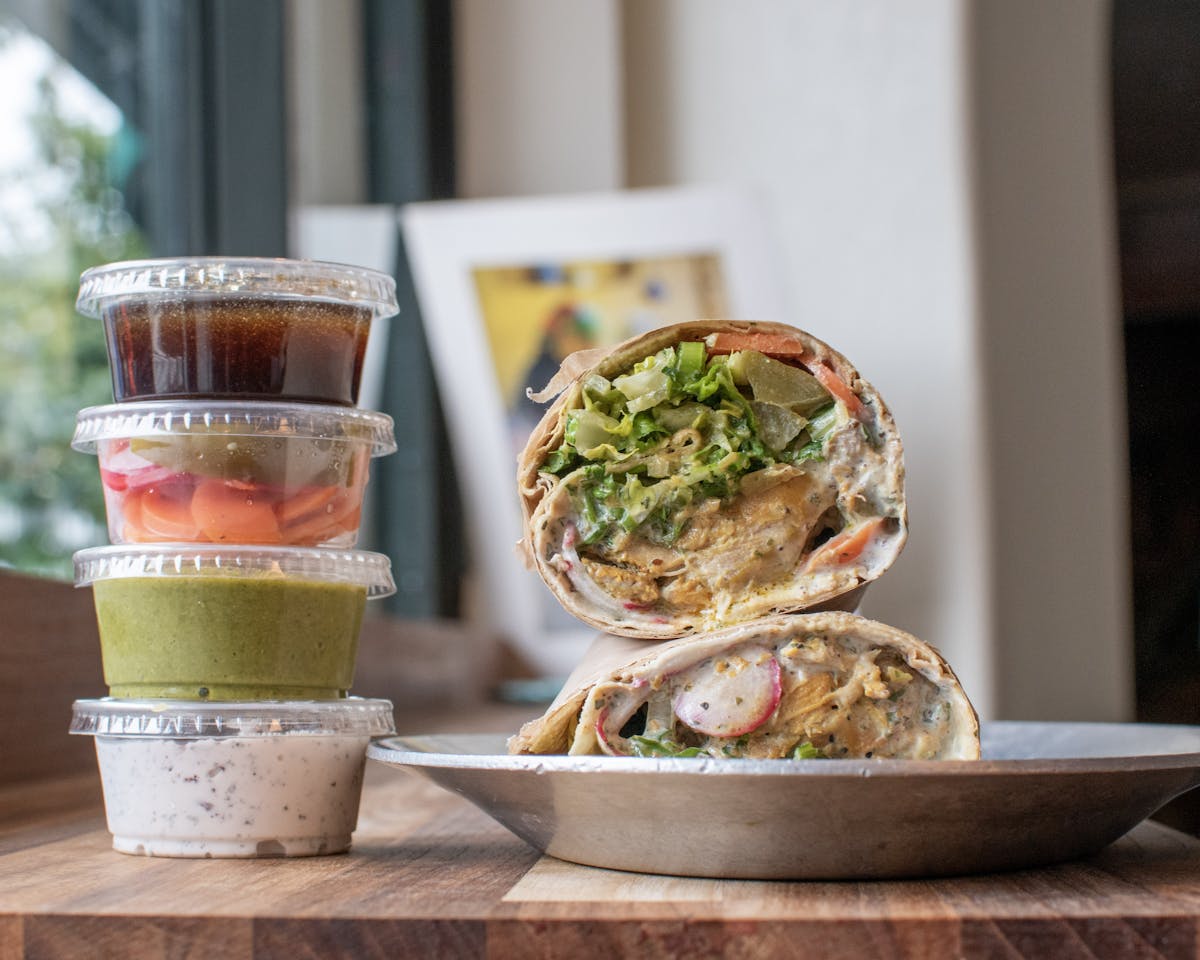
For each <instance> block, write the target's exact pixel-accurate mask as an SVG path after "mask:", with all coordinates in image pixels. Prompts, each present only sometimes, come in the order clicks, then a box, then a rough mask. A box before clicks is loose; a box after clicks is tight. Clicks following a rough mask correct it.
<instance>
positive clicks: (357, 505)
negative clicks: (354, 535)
mask: <svg viewBox="0 0 1200 960" xmlns="http://www.w3.org/2000/svg"><path fill="white" fill-rule="evenodd" d="M361 513H362V491H361V490H354V489H349V490H342V491H340V492H338V495H337V496H336V497H334V498H333V499H331V500H330V501H329V502H328V503H327V504H325V506H324V507H322V508H321V509H320V510H318V511H317V512H316V513H311V514H308V515H306V516H303V517H300V518H299V519H297V520H295V521H293V522H292V523H289V524H287V525H286V526H284V528H283V537H284V540H286V541H287V542H288V543H320V542H321V541H322V540H332V539H334V538H335V537H337V536H339V535H340V534H342V533H343V532H345V531H347V530H353V529H355V527H357V525H358V520H359V518H360V516H361Z"/></svg>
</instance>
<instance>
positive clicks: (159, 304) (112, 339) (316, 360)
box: [104, 296, 372, 406]
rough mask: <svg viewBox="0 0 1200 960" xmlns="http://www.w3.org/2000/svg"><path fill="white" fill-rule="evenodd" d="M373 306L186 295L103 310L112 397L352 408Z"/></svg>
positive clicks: (120, 304) (356, 394)
mask: <svg viewBox="0 0 1200 960" xmlns="http://www.w3.org/2000/svg"><path fill="white" fill-rule="evenodd" d="M371 316H372V313H371V308H370V307H367V306H355V305H350V304H339V303H328V302H324V301H317V300H279V299H266V298H261V297H260V298H238V297H228V296H222V297H220V298H217V297H212V298H204V297H199V298H197V297H191V298H189V299H185V300H166V299H163V300H143V301H127V302H123V303H117V304H114V305H113V306H111V307H109V308H108V309H107V310H106V311H105V312H104V330H105V334H106V336H107V337H108V339H109V348H110V355H111V356H112V358H113V362H112V378H113V397H114V399H115V400H117V401H118V402H122V401H126V400H138V399H149V398H158V399H167V398H172V397H176V398H178V397H196V396H203V397H213V398H217V397H225V398H229V397H237V398H254V399H272V400H299V401H308V402H320V403H338V404H345V405H350V406H352V405H354V404H355V403H357V402H358V387H359V381H360V379H361V377H362V365H363V354H364V352H365V350H366V345H367V332H368V330H369V328H370V323H371Z"/></svg>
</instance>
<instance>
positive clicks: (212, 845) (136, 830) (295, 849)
mask: <svg viewBox="0 0 1200 960" xmlns="http://www.w3.org/2000/svg"><path fill="white" fill-rule="evenodd" d="M368 742H369V738H368V737H365V736H329V735H313V734H304V733H286V734H277V735H271V736H260V737H221V738H200V739H178V740H177V739H171V738H166V737H163V738H158V737H105V736H98V737H97V738H96V755H97V758H98V760H99V763H100V777H101V780H102V781H103V785H104V803H105V809H106V813H107V817H108V829H109V831H110V832H111V833H112V835H113V847H114V849H116V850H119V851H121V852H122V853H134V854H144V855H147V856H155V857H275V856H288V857H295V856H310V855H314V854H324V853H340V852H342V851H344V850H346V849H348V848H349V846H350V835H351V833H352V832H353V830H354V827H355V825H356V823H357V820H358V804H359V797H360V794H361V791H362V773H363V766H364V764H365V762H366V749H367V743H368Z"/></svg>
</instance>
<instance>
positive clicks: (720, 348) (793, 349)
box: [704, 333, 808, 360]
mask: <svg viewBox="0 0 1200 960" xmlns="http://www.w3.org/2000/svg"><path fill="white" fill-rule="evenodd" d="M704 342H705V344H706V345H707V347H708V352H709V353H733V352H735V351H737V350H757V351H758V352H759V353H761V354H764V355H766V356H768V357H774V358H776V359H777V360H802V359H804V358H805V357H806V356H808V351H807V350H806V349H805V347H804V344H802V343H801V342H800V341H799V340H794V339H792V338H791V337H789V336H787V335H785V334H782V333H710V334H709V335H708V336H707V337H706V338H705V341H704Z"/></svg>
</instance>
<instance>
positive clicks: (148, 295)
mask: <svg viewBox="0 0 1200 960" xmlns="http://www.w3.org/2000/svg"><path fill="white" fill-rule="evenodd" d="M219 295H225V296H238V297H265V298H268V299H280V300H323V301H326V302H332V303H344V304H349V305H356V306H362V307H366V308H369V309H370V310H371V313H372V316H373V317H374V318H376V319H382V318H384V317H390V316H392V315H393V314H396V313H398V312H399V306H398V305H397V303H396V281H395V280H393V279H392V278H391V277H390V276H388V275H387V274H385V273H380V272H378V271H377V270H368V269H366V268H365V267H355V266H351V265H349V264H342V263H327V262H324V261H320V260H285V259H271V258H267V257H187V258H179V259H169V260H129V261H123V262H119V263H109V264H105V265H104V266H99V267H93V268H91V269H90V270H85V271H84V272H83V275H82V276H81V277H80V278H79V295H78V297H77V298H76V301H75V309H77V310H78V311H79V312H80V313H81V314H83V315H84V316H88V317H98V316H100V314H101V313H102V312H103V311H104V310H105V309H106V308H107V307H108V306H110V305H111V304H112V303H113V302H115V301H119V300H148V299H156V298H173V299H186V298H189V297H211V296H219Z"/></svg>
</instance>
